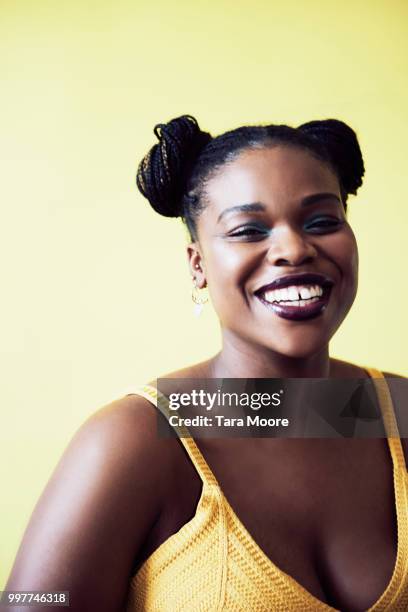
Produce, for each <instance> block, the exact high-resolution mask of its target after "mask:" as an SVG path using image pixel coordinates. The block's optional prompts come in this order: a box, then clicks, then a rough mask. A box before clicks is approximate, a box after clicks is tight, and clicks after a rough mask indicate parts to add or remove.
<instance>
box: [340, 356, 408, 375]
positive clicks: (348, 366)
mask: <svg viewBox="0 0 408 612" xmlns="http://www.w3.org/2000/svg"><path fill="white" fill-rule="evenodd" d="M367 368H373V369H376V370H379V371H380V372H381V373H382V375H383V376H384V377H385V378H387V379H393V378H399V379H406V377H405V376H401V375H400V374H394V373H392V372H385V371H382V370H380V369H379V368H376V367H375V366H371V365H370V364H367V365H365V366H362V365H358V364H356V363H352V362H350V361H343V360H341V359H333V358H332V359H330V372H331V374H332V375H334V377H336V378H368V377H369V373H368V372H367Z"/></svg>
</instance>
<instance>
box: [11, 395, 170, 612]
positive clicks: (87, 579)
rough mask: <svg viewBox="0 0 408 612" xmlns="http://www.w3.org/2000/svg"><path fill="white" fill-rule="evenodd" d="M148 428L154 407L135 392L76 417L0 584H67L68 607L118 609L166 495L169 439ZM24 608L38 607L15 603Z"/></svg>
mask: <svg viewBox="0 0 408 612" xmlns="http://www.w3.org/2000/svg"><path fill="white" fill-rule="evenodd" d="M156 431H157V421H156V412H155V409H154V408H153V407H152V406H151V405H150V404H149V402H147V401H146V400H145V399H143V398H141V397H139V396H135V395H132V396H127V397H124V398H121V399H119V400H116V401H114V402H112V403H111V404H108V405H107V406H104V407H103V408H101V409H100V410H98V411H97V412H96V413H94V414H93V415H91V416H90V417H89V418H88V419H87V420H86V421H85V422H84V423H83V425H82V426H81V427H80V428H79V430H78V431H77V432H76V433H75V435H74V436H73V438H72V440H71V442H70V443H69V445H68V447H67V449H66V450H65V452H64V454H63V456H62V457H61V459H60V461H59V463H58V465H57V466H56V468H55V470H54V472H53V474H52V476H51V478H50V480H49V482H48V483H47V485H46V487H45V490H44V492H43V493H42V495H41V497H40V499H39V501H38V502H37V504H36V506H35V508H34V511H33V514H32V516H31V519H30V521H29V524H28V526H27V528H26V531H25V533H24V536H23V539H22V542H21V545H20V548H19V550H18V553H17V557H16V559H15V563H14V566H13V569H12V572H11V575H10V577H9V580H8V582H7V585H6V587H5V590H30V589H31V590H36V591H39V590H44V591H52V590H64V591H69V593H70V609H71V610H72V611H73V612H80V611H81V612H82V611H85V610H98V612H117V611H118V610H120V609H121V606H122V605H123V602H124V599H125V597H126V592H127V588H128V583H129V578H130V572H131V568H132V565H133V563H134V560H135V557H136V556H137V553H138V551H139V550H140V548H141V545H142V544H143V541H144V540H145V538H146V536H147V534H148V533H149V531H150V529H151V527H152V524H153V523H154V521H155V520H156V519H157V517H158V515H159V513H160V510H161V507H162V502H163V500H164V498H165V495H166V470H165V466H169V465H170V463H171V461H169V460H168V457H166V453H167V454H168V453H169V452H170V445H169V444H166V443H165V442H166V441H164V440H163V439H161V440H160V439H158V438H157V433H156ZM167 480H168V478H167ZM2 609H3V608H2ZM31 609H32V610H36V612H40V610H42V608H40V607H35V608H30V607H27V606H24V607H21V610H22V611H23V612H28V611H29V610H31ZM10 610H11V611H12V612H17V610H20V608H19V607H12V608H10ZM44 610H49V608H45V607H44Z"/></svg>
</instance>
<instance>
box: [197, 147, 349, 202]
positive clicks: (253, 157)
mask: <svg viewBox="0 0 408 612" xmlns="http://www.w3.org/2000/svg"><path fill="white" fill-rule="evenodd" d="M205 192H206V200H207V202H208V205H209V206H208V208H209V209H210V210H211V211H212V212H213V213H218V214H219V213H220V212H222V210H223V208H227V207H229V206H234V205H239V204H244V203H249V202H264V203H265V204H268V203H273V202H279V203H282V201H284V202H286V201H287V202H293V203H296V201H297V200H299V201H300V200H301V199H302V198H303V197H304V196H307V195H311V194H313V193H319V192H334V193H335V194H339V192H340V186H339V181H338V178H337V177H336V175H335V173H334V171H333V170H332V169H331V168H330V166H329V165H328V163H326V162H324V161H322V160H320V159H317V158H316V157H315V156H313V154H312V153H309V152H308V151H306V150H304V149H300V148H298V147H296V148H295V147H293V146H282V145H276V146H272V147H271V146H269V147H267V148H257V149H247V150H245V151H243V152H242V153H241V154H240V155H239V156H238V157H237V158H236V159H235V160H233V161H231V162H228V163H226V164H224V165H223V166H222V167H221V168H220V169H219V170H218V171H217V173H216V174H215V175H214V176H213V177H212V178H211V179H210V180H209V181H208V183H207V185H206V189H205ZM210 210H209V211H208V212H210Z"/></svg>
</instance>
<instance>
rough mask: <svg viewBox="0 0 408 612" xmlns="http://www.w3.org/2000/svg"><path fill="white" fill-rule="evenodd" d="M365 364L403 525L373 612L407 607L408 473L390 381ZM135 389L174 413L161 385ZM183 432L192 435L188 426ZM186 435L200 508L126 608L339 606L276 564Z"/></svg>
mask: <svg viewBox="0 0 408 612" xmlns="http://www.w3.org/2000/svg"><path fill="white" fill-rule="evenodd" d="M366 370H367V372H368V373H369V374H370V376H371V377H372V378H373V383H374V386H375V389H376V393H377V396H378V401H379V405H380V408H381V412H382V417H383V421H384V428H385V431H386V434H387V439H388V446H389V450H390V454H391V458H392V463H393V477H394V492H395V507H396V516H397V531H398V546H397V557H396V561H395V566H394V571H393V574H392V577H391V580H390V582H389V584H388V586H387V588H386V589H385V591H384V593H383V594H382V595H381V597H380V598H379V599H378V600H377V601H376V603H375V604H374V605H373V606H371V608H370V609H369V612H382V611H385V610H387V611H392V612H394V611H396V612H406V611H407V610H408V474H407V468H406V465H405V459H404V454H403V449H402V445H401V441H400V438H399V433H398V427H397V423H396V419H395V415H394V409H393V406H392V400H391V396H390V392H389V389H388V385H387V383H386V382H385V378H384V376H383V375H382V373H381V372H380V371H378V370H376V369H374V368H366ZM136 394H138V395H142V396H143V397H145V398H147V399H148V400H149V401H151V402H152V403H153V404H154V405H156V406H157V407H158V408H159V409H160V411H161V412H163V414H164V415H165V416H167V415H168V408H167V405H166V404H165V403H164V402H163V399H162V397H161V396H158V394H157V391H156V389H155V388H154V387H149V386H143V387H141V388H140V389H138V390H137V391H136ZM179 432H180V433H181V435H183V434H184V435H187V436H188V432H187V430H184V431H180V429H179ZM186 432H187V433H186ZM180 441H181V443H182V444H183V445H184V447H185V449H186V451H187V453H188V455H189V457H190V459H191V461H192V462H193V464H194V466H195V468H196V470H197V472H198V474H199V476H200V478H201V480H202V483H203V484H202V492H201V497H200V500H199V502H198V505H197V508H196V513H195V515H194V517H193V518H192V519H191V520H190V521H189V522H188V523H186V524H185V525H183V526H182V527H181V529H179V531H177V533H174V534H173V535H171V536H170V537H169V538H168V539H167V540H166V541H165V542H163V543H162V544H161V545H160V546H159V547H158V548H157V549H156V550H155V551H154V552H153V553H152V554H151V556H150V557H149V558H148V559H147V560H146V561H145V562H144V563H143V564H142V565H141V567H140V568H139V570H138V571H137V573H136V574H135V576H133V578H132V580H131V582H130V586H129V592H128V597H127V601H126V605H125V608H124V609H125V610H126V612H176V611H178V612H181V611H183V612H198V611H200V612H210V611H211V612H215V611H217V610H223V611H225V612H275V611H277V612H292V611H297V612H319V611H322V612H323V611H324V612H335V608H332V607H331V606H329V605H327V604H325V603H323V602H322V601H320V600H319V599H317V598H316V597H315V596H314V595H312V594H311V593H310V592H309V591H307V590H306V589H305V588H304V587H302V586H301V585H300V584H299V583H298V582H297V581H296V580H295V579H294V578H292V577H291V576H289V575H288V574H286V573H285V572H283V571H282V570H280V569H279V567H277V566H276V565H275V564H274V563H272V561H271V560H270V559H269V558H268V557H267V556H266V555H265V554H264V552H263V551H262V549H261V548H260V547H259V546H258V544H256V542H255V540H254V539H253V538H252V537H251V535H250V534H249V533H248V531H247V530H246V529H245V527H244V526H243V524H242V523H241V521H240V520H239V519H238V517H237V516H236V514H235V513H234V511H233V509H232V507H231V506H230V504H229V503H228V501H227V499H226V498H225V497H224V495H223V492H222V491H221V489H220V486H219V484H218V483H217V480H216V478H215V476H214V475H213V473H212V472H211V470H210V468H209V466H208V465H207V463H206V461H205V459H204V457H203V456H202V454H201V452H200V450H199V449H198V447H197V445H196V444H195V442H194V440H193V439H192V438H191V437H180ZM337 612H338V611H337Z"/></svg>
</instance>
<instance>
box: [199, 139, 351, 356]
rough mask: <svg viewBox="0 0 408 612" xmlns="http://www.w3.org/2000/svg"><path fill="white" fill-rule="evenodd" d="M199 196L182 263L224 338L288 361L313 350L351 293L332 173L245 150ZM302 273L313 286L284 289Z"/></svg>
mask: <svg viewBox="0 0 408 612" xmlns="http://www.w3.org/2000/svg"><path fill="white" fill-rule="evenodd" d="M206 195H207V200H208V206H207V207H206V208H205V209H204V211H203V212H202V214H201V215H200V217H199V219H198V224H197V234H198V242H196V243H193V245H191V246H190V247H189V257H190V264H191V269H192V272H194V275H195V277H196V278H197V280H198V283H199V286H203V284H204V282H206V283H207V285H208V290H209V292H210V295H211V299H212V302H213V305H214V308H215V310H216V312H217V314H218V317H219V319H220V322H221V326H222V328H223V330H224V335H225V332H227V333H228V336H229V337H231V336H232V337H234V336H236V337H237V339H238V338H239V339H240V340H244V341H245V342H249V343H251V345H256V346H259V347H264V348H265V349H270V350H273V351H275V352H277V353H280V354H282V355H286V356H290V357H305V356H308V355H312V354H314V353H315V352H317V351H319V350H321V349H322V348H323V347H324V346H325V345H327V343H328V341H329V340H330V338H331V337H332V336H333V334H334V333H335V331H336V330H337V328H338V327H339V325H340V324H341V322H342V321H343V320H344V318H345V316H346V315H347V313H348V311H349V310H350V307H351V305H352V304H353V301H354V298H355V296H356V291H357V276H358V251H357V245H356V240H355V237H354V234H353V231H352V229H351V227H350V225H349V224H348V222H347V219H346V216H345V212H344V208H343V205H342V203H341V196H340V188H339V182H338V179H337V177H336V175H335V174H334V172H333V171H332V170H331V168H330V167H329V166H328V165H326V164H325V163H324V162H322V161H320V160H318V159H316V158H315V157H313V155H312V154H310V153H309V152H308V151H305V150H303V149H300V148H295V147H292V146H282V145H277V146H272V147H268V148H261V149H247V150H245V151H244V152H243V153H241V154H240V155H239V157H237V158H236V160H235V161H233V162H231V163H229V164H226V165H224V166H223V167H222V168H221V169H220V170H219V171H218V173H217V174H216V175H215V176H214V177H213V178H212V179H211V180H210V181H209V182H208V184H207V187H206ZM197 264H199V268H197V267H196V265H197ZM303 273H310V274H317V275H321V276H317V277H316V278H313V277H311V278H307V277H304V278H302V277H299V278H295V277H293V278H286V279H285V280H283V283H282V278H283V277H288V276H291V275H298V276H299V275H301V274H303ZM277 279H280V280H278V282H277V283H276V281H277ZM272 283H275V285H274V286H271V284H272ZM279 287H280V288H279ZM291 302H292V304H291Z"/></svg>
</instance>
